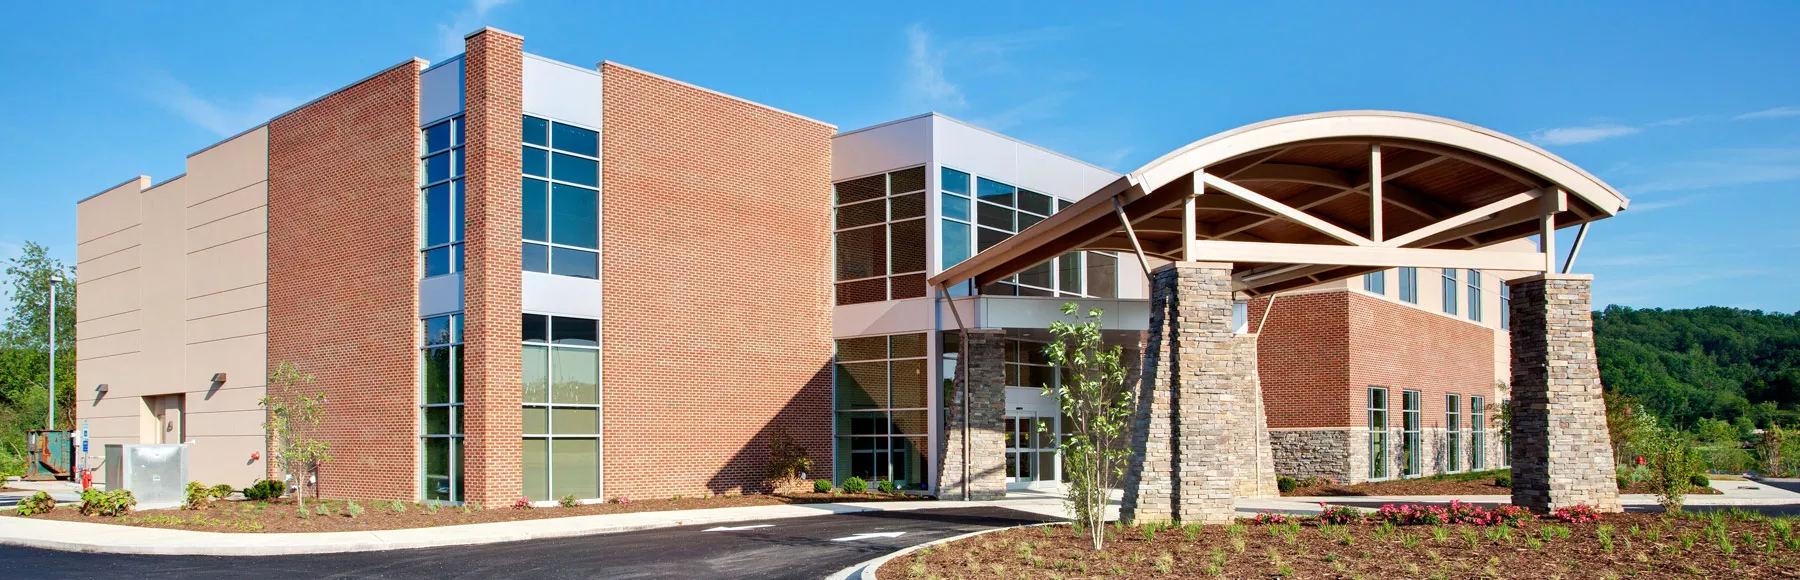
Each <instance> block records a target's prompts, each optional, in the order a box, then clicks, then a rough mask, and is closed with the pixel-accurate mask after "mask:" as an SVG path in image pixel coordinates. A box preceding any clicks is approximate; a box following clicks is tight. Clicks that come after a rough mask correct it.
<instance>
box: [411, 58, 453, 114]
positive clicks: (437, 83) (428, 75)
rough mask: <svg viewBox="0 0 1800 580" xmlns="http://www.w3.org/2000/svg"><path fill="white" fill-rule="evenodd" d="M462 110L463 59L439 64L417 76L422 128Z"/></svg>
mask: <svg viewBox="0 0 1800 580" xmlns="http://www.w3.org/2000/svg"><path fill="white" fill-rule="evenodd" d="M462 110H463V59H462V57H461V56H457V57H456V58H455V60H451V61H449V62H445V63H442V64H439V65H438V66H437V67H435V68H432V69H431V70H428V71H425V72H423V73H420V74H419V125H420V126H424V125H426V124H429V123H431V122H432V121H437V120H439V119H443V118H446V117H450V116H453V115H456V114H458V113H461V112H462Z"/></svg>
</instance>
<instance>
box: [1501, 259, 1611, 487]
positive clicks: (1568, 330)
mask: <svg viewBox="0 0 1800 580" xmlns="http://www.w3.org/2000/svg"><path fill="white" fill-rule="evenodd" d="M1593 279H1594V278H1593V276H1591V275H1570V274H1546V275H1541V276H1532V277H1529V278H1523V279H1519V280H1513V281H1512V282H1511V283H1510V285H1511V287H1512V312H1511V315H1512V320H1511V322H1512V380H1513V382H1512V391H1513V398H1512V406H1513V426H1512V430H1513V431H1512V433H1513V434H1512V437H1513V454H1514V455H1513V464H1512V472H1513V488H1512V489H1513V504H1515V505H1520V506H1525V507H1527V508H1531V509H1532V510H1536V511H1548V510H1553V509H1557V508H1561V507H1567V506H1572V505H1576V504H1587V505H1591V506H1594V507H1595V508H1597V509H1599V510H1600V511H1605V512H1617V511H1620V507H1619V489H1618V484H1617V482H1616V480H1615V478H1614V466H1613V454H1612V445H1611V442H1610V439H1609V438H1608V436H1607V429H1606V402H1605V401H1604V400H1603V399H1602V398H1601V392H1600V367H1599V362H1598V361H1597V360H1596V358H1595V355H1594V321H1593V315H1592V312H1591V310H1590V308H1589V305H1588V304H1589V298H1588V293H1589V286H1591V285H1592V283H1593Z"/></svg>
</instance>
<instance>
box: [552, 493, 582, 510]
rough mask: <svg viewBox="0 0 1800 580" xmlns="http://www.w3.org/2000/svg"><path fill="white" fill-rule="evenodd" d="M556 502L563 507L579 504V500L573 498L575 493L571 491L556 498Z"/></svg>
mask: <svg viewBox="0 0 1800 580" xmlns="http://www.w3.org/2000/svg"><path fill="white" fill-rule="evenodd" d="M556 503H559V504H562V506H563V507H575V506H578V505H581V500H578V499H575V494H572V493H571V494H569V495H565V496H562V499H560V500H557V501H556Z"/></svg>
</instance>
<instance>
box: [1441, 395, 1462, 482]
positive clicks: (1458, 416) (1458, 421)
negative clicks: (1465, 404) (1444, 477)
mask: <svg viewBox="0 0 1800 580" xmlns="http://www.w3.org/2000/svg"><path fill="white" fill-rule="evenodd" d="M1444 455H1445V458H1444V460H1445V462H1444V472H1445V473H1454V472H1458V471H1462V396H1461V395H1457V394H1454V393H1452V394H1448V395H1444Z"/></svg>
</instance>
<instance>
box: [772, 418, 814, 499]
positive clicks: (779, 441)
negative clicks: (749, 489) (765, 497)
mask: <svg viewBox="0 0 1800 580" xmlns="http://www.w3.org/2000/svg"><path fill="white" fill-rule="evenodd" d="M809 469H812V459H810V458H808V457H807V455H806V447H804V446H802V445H800V442H799V441H796V440H794V436H793V435H789V434H788V432H787V429H785V428H783V427H781V426H779V425H777V426H776V427H775V433H774V434H772V435H771V436H770V437H769V482H770V483H773V484H775V485H776V487H778V488H779V487H781V486H782V485H783V484H786V483H789V482H795V481H799V480H800V479H801V478H804V477H806V472H807V470H809Z"/></svg>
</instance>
